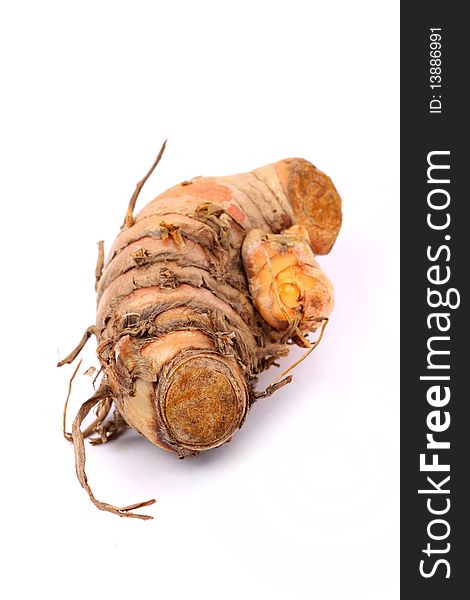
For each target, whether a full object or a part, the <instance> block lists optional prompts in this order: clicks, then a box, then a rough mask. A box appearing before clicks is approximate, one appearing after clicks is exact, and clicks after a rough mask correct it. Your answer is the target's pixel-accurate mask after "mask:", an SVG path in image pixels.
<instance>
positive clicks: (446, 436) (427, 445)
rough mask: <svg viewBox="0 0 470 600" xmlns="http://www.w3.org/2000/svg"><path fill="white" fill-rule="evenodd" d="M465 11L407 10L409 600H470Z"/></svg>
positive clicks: (404, 524)
mask: <svg viewBox="0 0 470 600" xmlns="http://www.w3.org/2000/svg"><path fill="white" fill-rule="evenodd" d="M464 7H465V3H457V2H436V1H434V0H431V1H428V2H425V3H422V4H419V5H418V4H416V3H414V4H413V3H409V2H408V3H405V2H402V3H401V55H400V61H401V88H400V93H401V254H400V257H401V258H400V260H401V597H402V598H404V599H408V598H410V599H415V598H416V599H418V598H424V599H426V600H432V599H434V598H439V599H444V598H445V599H446V600H451V599H454V598H455V599H457V598H459V600H460V599H461V598H463V597H467V596H466V594H468V593H469V592H468V589H469V582H470V537H469V526H468V525H469V520H470V517H469V515H470V496H469V494H468V491H467V490H468V489H469V485H468V484H469V482H470V411H469V405H470V394H469V391H468V385H467V381H466V380H467V379H469V380H470V351H469V347H468V340H469V335H468V334H469V329H470V328H469V327H468V317H469V314H468V279H469V278H470V217H469V216H468V215H469V214H470V210H469V208H470V189H469V188H470V186H469V182H468V181H467V180H468V179H469V178H470V152H469V148H468V147H467V146H468V139H469V134H470V132H469V122H468V117H467V112H468V110H469V106H470V103H469V101H468V99H467V97H466V96H467V93H468V92H467V91H466V90H467V89H468V85H467V83H468V73H469V71H470V63H469V59H470V51H469V41H470V34H469V29H468V24H467V20H466V18H465V16H464ZM418 10H419V11H420V12H418ZM457 590H459V591H457Z"/></svg>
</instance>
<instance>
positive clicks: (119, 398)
mask: <svg viewBox="0 0 470 600" xmlns="http://www.w3.org/2000/svg"><path fill="white" fill-rule="evenodd" d="M164 147H165V144H164V145H163V147H162V149H161V151H160V154H159V155H158V157H157V160H156V161H155V163H154V164H153V165H152V168H151V169H150V171H149V172H148V173H147V175H146V176H145V177H144V179H143V180H142V181H140V182H139V183H138V184H137V187H136V190H135V192H134V195H133V196H132V198H131V201H130V203H129V208H128V211H127V214H126V217H125V220H124V224H123V226H122V228H121V231H120V233H119V235H118V236H117V238H116V240H115V242H114V244H113V245H112V247H111V249H110V251H109V254H108V257H107V260H106V261H105V260H104V249H103V243H102V242H100V244H99V256H98V262H97V266H96V291H97V315H96V324H95V325H93V326H91V327H89V328H88V329H87V330H86V331H85V334H84V335H83V338H82V340H81V341H80V343H79V344H78V346H77V348H75V350H74V351H73V352H71V354H70V355H69V356H67V357H66V358H65V359H64V360H62V361H61V362H60V363H59V366H60V365H63V364H66V363H71V362H72V361H74V360H75V358H76V357H77V356H78V354H79V352H80V350H81V349H82V348H83V346H84V345H85V343H86V341H87V340H88V339H89V337H90V336H91V335H94V336H95V337H96V339H97V342H98V348H97V354H98V359H99V362H100V366H101V369H100V376H101V384H100V386H99V389H98V390H97V392H96V393H95V394H94V396H93V397H92V398H90V399H89V400H88V401H86V402H85V403H84V404H83V405H82V407H81V408H80V410H79V412H78V414H77V416H76V418H75V420H74V423H73V427H72V432H71V433H67V432H66V431H65V417H64V434H65V436H66V437H67V439H70V440H71V441H73V443H74V447H75V456H76V469H77V475H78V478H79V480H80V483H81V484H82V486H83V487H84V488H85V490H86V491H87V492H88V494H89V496H90V499H91V500H92V501H93V503H94V504H95V505H96V506H97V507H98V508H99V509H101V510H106V511H110V512H113V513H115V514H117V515H120V516H127V517H135V518H141V519H146V518H150V517H148V516H147V515H141V514H139V513H136V512H134V510H135V509H137V508H139V507H141V506H148V505H149V504H151V503H153V500H151V501H148V502H142V503H137V504H134V505H132V506H126V507H123V508H118V507H115V506H112V505H110V504H107V503H104V502H100V501H98V500H97V499H96V498H95V496H94V495H93V492H92V490H91V488H90V486H89V484H88V481H87V477H86V474H85V449H84V438H85V437H88V436H92V435H94V437H92V438H91V441H92V443H94V444H99V443H103V442H107V441H109V440H110V439H112V438H114V437H116V436H117V435H118V434H119V433H120V432H121V431H122V430H123V429H124V428H126V427H127V426H131V427H133V428H134V429H136V430H137V431H139V432H140V433H141V434H142V435H143V436H145V437H146V438H147V439H148V440H149V441H151V442H152V443H153V444H155V445H157V446H159V447H161V448H163V449H165V450H169V451H171V452H174V453H175V454H177V455H178V456H179V457H181V458H183V457H185V456H187V455H190V454H198V453H200V452H203V451H205V450H209V449H211V448H216V447H217V446H220V445H221V444H223V443H224V442H227V441H228V440H230V439H231V437H232V436H233V434H234V433H235V432H236V431H237V429H239V428H240V427H241V426H242V424H243V422H244V420H245V417H246V415H247V412H248V410H249V409H250V406H251V405H252V404H253V402H255V400H256V399H258V398H260V397H265V396H268V395H269V394H271V393H272V392H273V391H275V390H276V389H278V388H279V387H281V386H282V385H285V384H286V383H288V382H289V381H290V379H291V377H290V376H288V375H287V372H286V373H283V374H282V375H281V376H279V377H277V378H276V380H275V381H274V382H273V384H272V385H271V386H269V388H268V389H266V390H264V391H261V392H260V391H257V390H256V383H257V378H258V375H259V373H260V372H261V371H263V370H264V369H267V368H268V367H269V366H270V365H272V364H273V363H274V362H275V361H276V359H277V358H278V357H280V356H285V355H286V354H287V352H288V350H289V345H288V344H290V343H292V342H293V343H297V344H298V345H300V346H302V347H305V348H307V349H308V350H307V353H309V352H311V350H313V348H314V347H315V345H316V344H317V342H318V341H319V340H317V342H316V343H315V344H312V343H311V342H309V341H308V339H307V337H306V335H307V334H308V333H309V332H314V331H316V330H318V333H319V339H320V338H321V335H322V334H323V330H324V327H325V325H326V323H327V321H328V317H329V315H330V313H331V310H332V308H333V288H332V285H331V283H330V281H329V280H328V278H327V276H326V275H325V274H324V273H323V272H322V271H321V269H320V267H319V265H318V263H317V261H316V259H315V255H318V254H326V253H328V252H329V251H330V249H331V247H332V246H333V244H334V242H335V239H336V236H337V234H338V231H339V229H340V226H341V199H340V197H339V195H338V193H337V191H336V189H335V187H334V185H333V183H332V182H331V180H330V179H329V177H327V176H326V175H325V174H324V173H322V172H321V171H319V170H318V169H317V168H316V167H314V166H313V165H312V164H311V163H309V162H307V161H306V160H303V159H299V158H292V159H287V160H282V161H280V162H278V163H275V164H270V165H268V166H266V167H262V168H260V169H255V170H254V171H251V172H250V173H243V174H241V175H233V176H229V177H197V178H195V179H192V180H188V181H184V182H182V183H180V184H179V185H176V186H174V187H172V188H170V189H168V190H167V191H166V192H164V193H163V194H160V195H159V196H158V197H157V198H155V200H153V201H152V202H150V203H149V204H147V206H145V207H144V208H143V209H142V210H141V211H140V213H138V214H137V215H136V216H134V207H135V203H136V200H137V197H138V195H139V192H140V190H141V188H142V186H143V185H144V183H145V181H146V180H147V179H148V177H149V176H150V174H151V173H152V171H153V169H154V168H155V166H156V165H157V164H158V161H159V160H160V158H161V156H162V153H163V150H164ZM294 366H295V365H294ZM289 370H290V369H289ZM75 372H76V371H75ZM74 375H75V373H74ZM69 391H70V390H69ZM67 400H68V399H67ZM94 407H95V410H96V418H95V420H94V421H93V422H92V423H91V424H90V425H89V426H88V427H86V428H85V429H82V428H81V425H82V422H83V420H84V418H85V417H86V415H87V414H88V413H89V412H90V411H91V410H92V409H93V408H94ZM113 407H114V412H113V413H111V408H113ZM111 414H112V416H110V415H111Z"/></svg>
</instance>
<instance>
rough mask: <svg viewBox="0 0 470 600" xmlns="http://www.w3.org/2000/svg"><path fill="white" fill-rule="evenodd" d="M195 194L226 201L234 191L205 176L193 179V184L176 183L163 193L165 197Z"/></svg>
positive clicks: (213, 199)
mask: <svg viewBox="0 0 470 600" xmlns="http://www.w3.org/2000/svg"><path fill="white" fill-rule="evenodd" d="M183 194H184V195H188V196H195V197H196V198H204V199H206V200H210V201H211V202H212V203H214V204H217V202H224V201H225V200H229V199H230V198H231V197H232V192H231V191H230V190H229V189H228V188H227V187H225V186H224V185H220V183H215V181H211V180H210V179H209V180H207V179H205V178H201V179H193V181H192V183H191V185H188V184H185V185H181V184H180V185H176V186H175V187H173V188H170V189H169V190H167V191H166V192H164V193H163V194H162V196H165V197H170V196H171V197H175V196H181V195H183Z"/></svg>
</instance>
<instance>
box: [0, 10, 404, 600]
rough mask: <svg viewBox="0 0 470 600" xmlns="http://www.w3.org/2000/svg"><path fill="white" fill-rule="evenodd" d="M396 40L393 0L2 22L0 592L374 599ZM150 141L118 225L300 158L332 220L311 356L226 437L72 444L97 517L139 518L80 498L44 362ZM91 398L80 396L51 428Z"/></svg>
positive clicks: (86, 306) (391, 487)
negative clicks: (326, 188)
mask: <svg viewBox="0 0 470 600" xmlns="http://www.w3.org/2000/svg"><path fill="white" fill-rule="evenodd" d="M398 41H399V37H398V2H374V1H356V2H350V1H346V0H344V1H338V0H337V1H332V2H320V1H318V0H317V1H311V0H310V1H293V0H291V1H290V2H288V3H287V2H277V1H275V0H270V1H269V2H261V1H258V2H242V1H240V0H238V1H237V2H209V1H203V0H198V1H196V2H157V1H154V2H143V1H142V2H138V1H135V2H120V1H114V2H84V1H83V0H82V1H81V2H70V1H69V2H63V1H60V2H59V1H57V2H52V1H47V0H43V1H42V2H33V1H30V2H26V1H23V2H22V1H18V2H9V3H7V2H5V3H2V8H1V9H0V46H1V48H0V50H1V56H2V65H1V82H2V88H3V91H2V98H1V103H2V107H1V114H0V118H1V138H2V139H1V156H0V164H1V172H2V177H1V199H2V233H1V245H2V249H1V252H2V293H1V298H2V300H1V302H2V317H3V319H2V344H1V364H2V386H1V389H2V413H1V415H2V430H1V431H2V434H1V455H2V463H3V464H2V488H3V489H2V492H1V501H2V504H4V506H3V508H2V532H1V539H2V544H3V547H4V551H5V554H6V561H5V558H3V559H2V563H3V566H4V567H5V566H6V569H5V571H6V573H4V575H3V576H2V580H1V586H2V587H5V592H6V595H5V594H4V595H5V597H7V598H9V599H16V598H25V597H28V596H29V597H32V596H34V597H48V598H59V597H66V598H68V599H69V600H74V599H75V598H77V599H78V598H83V597H93V598H107V597H109V598H111V597H112V598H115V599H120V598H131V597H132V598H139V597H151V598H154V597H155V598H174V599H176V600H180V599H190V600H202V599H207V600H215V599H219V598H225V599H227V600H232V599H238V598H250V599H251V598H269V599H272V600H277V599H281V598H289V599H294V600H297V599H299V600H304V599H319V600H329V599H334V600H340V599H341V600H343V599H344V598H348V600H352V599H360V600H367V599H374V600H382V599H385V600H386V599H389V598H397V597H398V576H399V563H398V458H399V454H398V437H399V433H398V375H399V373H398V323H399V304H398V300H399V287H398V259H399V257H398V241H399V232H398V175H399V173H398V160H399V154H398V117H399V115H398V92H399V90H398ZM166 137H168V138H169V143H168V148H167V152H166V154H165V156H164V159H163V160H162V162H161V164H160V166H159V167H158V169H157V171H156V173H155V174H154V176H153V177H152V179H151V180H150V181H149V183H148V184H147V187H146V188H145V189H144V192H143V193H142V196H141V198H140V200H139V207H142V206H143V204H144V203H145V202H146V201H148V200H150V199H151V198H152V197H154V196H155V195H156V194H157V193H159V192H161V191H162V190H163V189H165V188H166V187H168V186H170V185H173V184H174V183H177V182H179V181H181V180H183V179H187V178H189V177H192V176H196V175H227V174H232V173H236V172H242V171H246V170H250V169H252V168H255V167H258V166H261V165H263V164H267V163H269V162H273V161H276V160H279V159H281V158H287V157H290V156H301V157H304V158H307V159H309V160H311V161H312V162H314V163H315V164H316V165H317V166H318V167H319V168H321V169H322V170H324V171H325V172H326V173H328V174H329V175H330V176H331V177H332V179H333V181H334V183H335V185H336V186H337V188H338V190H339V192H340V194H341V195H342V197H343V201H344V226H343V229H342V231H341V234H340V237H339V239H338V242H337V244H336V246H335V247H334V249H333V251H332V253H331V254H330V255H329V256H327V257H324V258H323V259H321V264H322V266H323V267H324V269H325V270H326V271H327V273H328V275H329V276H330V277H331V279H332V280H333V282H334V284H335V288H336V308H335V311H334V313H333V316H332V319H331V323H330V325H329V326H328V328H327V332H326V336H325V339H324V341H323V342H322V344H321V346H320V347H319V348H318V350H317V351H315V353H314V354H313V355H311V357H310V358H309V359H308V361H306V362H305V363H303V364H302V365H301V366H299V367H298V369H297V370H296V371H295V378H294V382H293V383H292V384H291V385H290V386H288V387H286V388H284V389H283V390H281V391H280V392H278V393H277V394H276V395H274V396H273V397H271V398H269V399H266V400H264V401H260V402H259V403H258V404H257V405H255V407H254V408H253V410H252V411H251V414H250V415H249V417H248V419H247V421H246V424H245V425H244V427H243V429H242V430H241V431H240V432H238V433H237V434H236V436H235V437H234V439H233V441H232V442H231V443H230V444H226V445H225V446H224V447H222V448H219V449H218V450H215V451H212V452H210V453H208V454H206V455H202V456H200V457H198V458H195V459H191V458H189V459H186V460H184V461H179V460H177V459H176V458H175V457H174V456H173V455H170V454H166V453H165V452H164V451H163V450H160V449H158V448H156V447H154V446H152V445H151V444H150V443H148V442H147V441H146V440H145V439H144V438H142V437H140V436H138V435H137V434H134V433H133V432H128V433H126V434H125V435H124V436H123V437H122V438H120V439H119V440H116V441H115V442H113V443H111V444H109V445H107V446H103V447H96V448H92V447H91V446H89V445H88V444H87V451H88V463H87V466H88V473H89V477H90V481H91V484H92V486H93V488H94V490H95V492H96V494H97V496H98V497H99V498H100V499H103V500H106V501H110V502H112V503H114V504H117V505H120V504H121V505H122V504H129V503H131V502H135V501H138V500H144V499H147V498H151V497H154V496H156V497H157V498H158V500H159V501H158V503H157V504H156V505H154V506H153V507H151V508H149V509H148V510H149V511H151V513H152V514H153V515H154V516H155V519H154V520H153V521H149V522H140V521H135V520H131V519H119V518H117V517H115V516H113V515H110V514H105V513H102V512H100V511H98V510H96V509H95V508H94V507H93V506H92V505H91V503H90V502H89V501H88V498H87V497H86V494H85V492H84V491H83V490H82V489H81V488H80V485H79V483H78V482H77V480H76V478H75V473H74V459H73V450H72V447H71V446H70V445H69V444H68V443H67V442H66V441H65V440H63V438H62V437H61V410H62V404H63V401H64V399H65V395H66V388H67V384H68V379H69V377H70V374H71V371H72V368H71V367H64V368H63V369H62V370H58V369H56V368H55V366H54V365H55V363H56V362H57V359H58V357H59V356H61V357H63V356H64V354H67V353H68V352H69V351H70V350H71V348H72V347H73V346H74V345H75V343H76V342H77V341H78V339H79V338H80V336H81V334H82V332H83V330H84V329H85V327H86V326H88V325H90V324H92V323H93V322H94V290H93V283H94V281H93V279H94V266H95V260H96V242H97V241H98V240H99V239H105V240H106V244H107V247H108V248H109V245H110V243H111V242H112V240H113V238H114V236H115V235H116V233H117V232H118V228H119V226H120V224H121V222H122V219H123V216H124V212H125V209H126V206H127V202H128V199H129V197H130V195H131V194H132V192H133V189H134V185H135V183H136V181H138V180H139V179H140V178H141V177H142V176H143V175H144V173H145V172H146V170H147V169H148V167H149V165H150V164H151V162H152V160H153V158H154V156H155V154H156V152H157V151H158V149H159V147H160V145H161V143H162V141H163V139H164V138H166ZM92 364H96V362H95V361H94V341H91V342H90V343H89V347H88V349H87V352H85V354H84V365H83V368H82V369H81V372H83V371H84V370H85V368H86V367H88V366H90V365H92ZM287 364H289V361H285V362H284V365H287ZM273 376H274V374H273V373H270V374H269V376H268V377H267V378H264V380H263V381H264V383H269V380H270V379H271V378H272V377H273ZM91 393H92V390H91V381H90V378H88V377H79V378H78V380H77V381H76V385H75V387H74V390H73V396H72V400H71V404H72V407H71V408H72V411H76V410H77V408H78V406H79V405H80V403H81V402H82V401H83V400H85V399H86V398H87V397H89V396H90V395H91Z"/></svg>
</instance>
